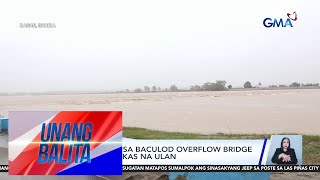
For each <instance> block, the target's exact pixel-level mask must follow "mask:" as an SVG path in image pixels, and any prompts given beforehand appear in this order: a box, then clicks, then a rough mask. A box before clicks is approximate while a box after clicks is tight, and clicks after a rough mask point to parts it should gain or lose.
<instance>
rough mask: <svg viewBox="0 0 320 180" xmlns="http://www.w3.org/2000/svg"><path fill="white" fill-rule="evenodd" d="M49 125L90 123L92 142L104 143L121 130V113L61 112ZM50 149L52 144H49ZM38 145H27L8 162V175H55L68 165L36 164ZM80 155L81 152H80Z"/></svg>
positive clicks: (38, 139) (65, 148)
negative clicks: (91, 125)
mask: <svg viewBox="0 0 320 180" xmlns="http://www.w3.org/2000/svg"><path fill="white" fill-rule="evenodd" d="M50 122H51V123H59V122H62V123H66V122H68V123H70V124H73V123H75V122H77V123H81V122H82V123H84V122H91V123H92V124H93V129H92V139H91V141H92V142H104V141H106V140H107V139H109V138H110V137H112V136H113V135H115V134H116V133H118V132H120V131H121V130H122V112H120V111H110V112H106V111H104V112H103V111H85V112H83V111H62V112H60V113H58V114H57V115H56V116H55V117H54V118H53V119H52V120H51V121H50ZM71 128H72V127H71ZM40 136H41V133H40V132H39V134H38V135H37V136H36V137H35V138H34V139H33V141H32V142H40V141H41V139H40ZM98 145H100V143H95V144H91V146H90V150H92V149H94V148H96V147H97V146H98ZM49 146H50V149H51V147H52V144H49ZM68 149H69V145H67V144H65V146H64V150H65V151H67V150H68ZM38 153H39V144H37V143H31V144H29V145H28V146H27V147H26V148H25V149H24V150H23V152H22V153H21V154H19V155H18V156H17V158H16V159H15V160H14V161H9V166H10V171H9V174H14V175H24V174H28V175H33V174H34V175H37V174H46V175H55V174H57V173H58V172H59V171H61V170H63V169H64V168H66V167H67V166H68V165H69V164H56V163H54V162H52V163H50V164H49V163H48V164H39V163H38ZM80 153H81V152H80ZM75 155H76V154H75V152H73V154H72V161H71V162H74V161H75Z"/></svg>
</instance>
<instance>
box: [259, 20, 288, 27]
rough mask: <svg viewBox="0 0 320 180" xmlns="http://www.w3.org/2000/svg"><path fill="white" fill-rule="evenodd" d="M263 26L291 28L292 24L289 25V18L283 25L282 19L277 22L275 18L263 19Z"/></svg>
mask: <svg viewBox="0 0 320 180" xmlns="http://www.w3.org/2000/svg"><path fill="white" fill-rule="evenodd" d="M263 25H264V27H266V28H270V27H287V26H290V27H293V26H292V23H291V20H290V19H289V18H287V20H286V22H285V23H284V21H283V19H282V18H281V19H280V20H279V21H278V20H277V19H276V18H274V19H271V18H265V19H264V20H263Z"/></svg>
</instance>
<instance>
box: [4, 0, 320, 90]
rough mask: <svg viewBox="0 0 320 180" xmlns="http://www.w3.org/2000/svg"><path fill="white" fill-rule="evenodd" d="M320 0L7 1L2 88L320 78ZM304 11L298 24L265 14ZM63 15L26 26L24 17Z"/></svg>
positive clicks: (37, 19)
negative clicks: (274, 22) (282, 24)
mask: <svg viewBox="0 0 320 180" xmlns="http://www.w3.org/2000/svg"><path fill="white" fill-rule="evenodd" d="M319 7H320V1H317V0H313V1H311V0H309V1H292V0H290V1H270V0H268V1H254V0H241V1H238V0H233V1H230V0H226V1H213V0H208V1H203V0H192V1H189V0H181V1H176V0H159V1H150V0H145V1H140V0H136V1H105V0H98V1H88V0H87V1H83V0H82V1H81V0H74V1H71V0H69V1H62V0H54V1H43V0H29V1H16V0H10V1H1V2H0V27H1V28H0V92H17V91H19V92H21V91H23V92H34V91H60V90H67V91H68V90H118V89H126V88H129V89H134V88H137V87H143V86H144V85H149V86H152V85H157V86H160V87H163V88H164V87H169V86H170V85H171V84H173V83H175V84H176V85H178V86H179V87H189V86H190V85H194V84H202V83H204V82H207V81H215V80H222V79H223V80H226V81H227V82H228V84H232V85H233V86H242V85H243V83H244V82H245V81H246V80H250V81H251V82H252V83H253V84H254V85H255V84H257V83H259V82H262V84H263V85H270V84H282V83H283V84H288V83H291V82H292V81H299V82H304V83H306V82H319V81H320V78H319V77H320V70H319V67H320V34H319V32H320V21H319V20H318V19H317V17H318V14H319ZM293 11H296V12H297V14H298V20H297V21H295V22H293V28H290V27H289V28H265V27H264V26H263V24H262V22H263V19H264V18H266V17H270V18H278V19H279V18H284V19H286V14H287V13H292V12H293ZM42 22H52V23H55V25H56V26H57V28H55V29H39V28H37V29H23V28H19V23H42Z"/></svg>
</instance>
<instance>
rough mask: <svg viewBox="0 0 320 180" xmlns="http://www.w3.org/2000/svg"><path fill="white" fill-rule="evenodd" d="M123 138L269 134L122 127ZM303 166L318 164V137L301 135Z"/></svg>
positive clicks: (205, 137) (252, 136)
mask: <svg viewBox="0 0 320 180" xmlns="http://www.w3.org/2000/svg"><path fill="white" fill-rule="evenodd" d="M123 133H124V134H123V136H124V137H127V138H134V139H263V138H265V137H267V138H270V137H271V134H222V133H218V134H209V135H204V134H195V133H179V132H164V131H156V130H148V129H144V128H136V127H124V131H123ZM302 137H303V164H308V165H311V164H320V136H313V135H303V136H302Z"/></svg>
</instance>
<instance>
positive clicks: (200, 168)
mask: <svg viewBox="0 0 320 180" xmlns="http://www.w3.org/2000/svg"><path fill="white" fill-rule="evenodd" d="M122 169H123V172H181V171H184V172H320V165H301V166H299V165H262V166H259V165H123V166H122ZM8 170H9V167H8V165H0V172H8Z"/></svg>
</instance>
